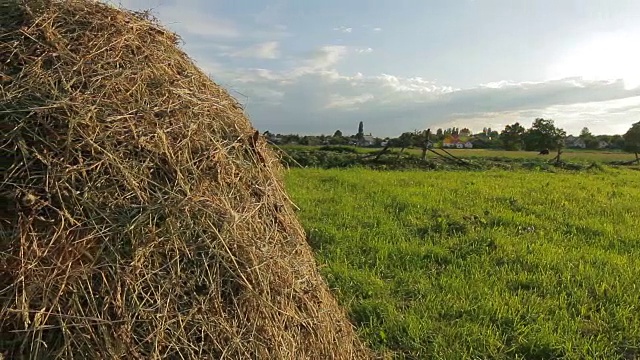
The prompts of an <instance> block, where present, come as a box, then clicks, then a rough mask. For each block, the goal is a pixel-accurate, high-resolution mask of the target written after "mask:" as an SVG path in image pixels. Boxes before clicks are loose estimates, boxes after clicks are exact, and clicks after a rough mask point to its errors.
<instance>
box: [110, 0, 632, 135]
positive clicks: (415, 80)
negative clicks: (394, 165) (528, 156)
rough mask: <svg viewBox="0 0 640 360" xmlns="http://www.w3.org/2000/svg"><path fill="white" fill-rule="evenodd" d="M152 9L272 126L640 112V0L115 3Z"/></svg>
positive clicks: (566, 119)
mask: <svg viewBox="0 0 640 360" xmlns="http://www.w3.org/2000/svg"><path fill="white" fill-rule="evenodd" d="M104 1H106V2H109V3H112V4H115V5H117V6H122V7H124V8H127V9H131V10H151V12H152V14H154V15H155V16H156V17H157V18H158V19H159V20H160V22H161V23H162V24H163V25H165V26H166V27H167V28H169V29H170V30H172V31H174V32H176V33H177V34H178V35H180V36H181V37H182V39H183V41H184V43H183V45H181V46H182V48H183V49H184V50H185V51H186V52H187V54H188V55H189V56H190V57H191V58H192V59H193V60H194V61H195V62H196V64H197V65H198V66H199V67H200V68H201V69H202V70H203V71H204V72H205V73H207V74H208V75H209V76H210V77H211V79H212V80H213V81H215V82H216V83H217V84H219V85H221V86H223V87H224V88H226V89H227V90H228V91H229V92H230V93H231V95H232V96H234V97H235V98H236V99H238V101H239V102H240V103H241V104H242V105H243V106H244V108H245V111H246V113H247V115H248V117H249V119H250V121H251V122H252V124H253V125H254V126H255V127H256V128H257V129H259V130H261V131H267V130H268V131H270V132H272V133H283V134H285V133H299V134H327V135H330V134H333V133H334V132H335V131H336V130H338V129H339V130H341V131H342V132H343V133H344V134H346V135H349V134H355V133H356V132H357V129H358V123H359V122H360V121H363V122H364V130H365V133H372V134H373V135H374V136H380V137H386V136H398V135H399V134H401V133H403V132H406V131H414V130H422V129H426V128H431V129H436V128H439V127H441V128H448V127H460V128H463V127H467V128H470V129H471V130H472V131H474V132H479V131H481V130H482V129H483V128H484V127H491V128H493V129H494V130H501V129H503V128H504V126H505V125H508V124H512V123H514V122H516V121H518V122H520V123H521V124H523V125H524V126H525V127H529V126H530V125H531V124H532V123H533V121H534V120H535V119H536V118H539V117H541V118H545V119H552V120H554V121H555V123H556V125H557V126H559V127H561V128H563V129H565V130H566V131H567V132H568V133H570V134H579V132H580V130H581V129H582V128H583V127H588V128H589V129H590V130H591V132H592V133H594V134H622V133H624V132H626V131H627V129H628V128H629V127H630V126H631V124H633V123H635V122H638V121H640V46H638V45H637V43H640V1H638V0H535V1H534V0H394V1H391V0H384V1H383V0H321V1H320V0H318V1H315V0H313V1H312V0H104Z"/></svg>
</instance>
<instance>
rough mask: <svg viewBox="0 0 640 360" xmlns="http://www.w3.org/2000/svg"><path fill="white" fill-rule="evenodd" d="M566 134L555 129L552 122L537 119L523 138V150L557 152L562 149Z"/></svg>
mask: <svg viewBox="0 0 640 360" xmlns="http://www.w3.org/2000/svg"><path fill="white" fill-rule="evenodd" d="M566 136H567V133H566V132H565V131H564V130H562V129H560V128H557V127H556V126H555V125H554V122H553V120H550V119H549V120H546V119H542V118H538V119H536V120H535V121H534V122H533V125H532V126H531V128H530V129H529V130H527V132H526V133H525V134H524V136H523V138H522V139H523V141H524V145H525V149H526V150H529V151H534V150H535V151H538V150H541V149H550V150H557V149H559V148H562V146H563V143H564V141H563V140H564V138H565V137H566Z"/></svg>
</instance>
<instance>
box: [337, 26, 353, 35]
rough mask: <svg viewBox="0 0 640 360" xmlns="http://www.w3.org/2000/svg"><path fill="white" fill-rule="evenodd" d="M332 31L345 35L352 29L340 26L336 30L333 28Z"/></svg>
mask: <svg viewBox="0 0 640 360" xmlns="http://www.w3.org/2000/svg"><path fill="white" fill-rule="evenodd" d="M333 30H335V31H340V32H343V33H347V34H348V33H351V32H353V28H350V27H346V26H340V27H337V28H333Z"/></svg>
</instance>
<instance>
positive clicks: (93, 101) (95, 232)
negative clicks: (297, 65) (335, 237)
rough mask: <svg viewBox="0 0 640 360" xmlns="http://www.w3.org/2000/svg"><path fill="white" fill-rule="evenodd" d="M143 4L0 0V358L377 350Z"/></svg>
mask: <svg viewBox="0 0 640 360" xmlns="http://www.w3.org/2000/svg"><path fill="white" fill-rule="evenodd" d="M177 42H178V38H177V36H176V35H175V34H173V33H170V32H168V31H166V30H164V29H163V28H161V27H160V26H159V25H158V24H157V22H156V21H154V20H153V19H150V18H149V17H148V16H146V15H145V14H139V13H131V12H126V11H122V10H119V9H116V8H113V7H110V6H107V5H104V4H101V3H99V2H95V1H90V0H63V1H61V0H57V1H56V0H26V1H21V2H18V1H17V0H13V1H11V2H7V1H6V0H3V1H2V5H0V78H1V79H0V134H1V136H2V137H1V140H2V141H1V143H0V174H1V176H2V179H1V180H0V181H1V182H0V205H1V206H0V234H1V237H0V357H2V356H4V357H5V358H8V359H14V358H22V357H24V358H33V359H35V358H64V359H116V358H127V359H129V358H131V359H159V358H163V359H164V358H166V359H218V358H242V359H257V358H261V359H265V358H269V359H305V358H314V359H355V358H366V357H368V356H369V352H368V351H366V350H365V349H364V348H363V347H362V345H361V344H360V343H359V341H358V340H357V337H356V335H355V332H354V331H353V329H352V327H351V325H350V323H349V322H348V320H347V318H346V316H345V314H344V312H343V311H342V310H341V309H340V308H339V306H338V305H337V303H336V301H335V300H334V298H333V297H332V295H331V293H330V292H329V290H328V288H327V286H326V284H325V283H324V281H323V280H322V278H321V276H320V275H319V273H318V271H317V269H316V264H315V262H314V259H313V255H312V253H311V250H310V248H309V247H308V245H307V244H306V242H305V238H304V233H303V230H302V229H301V227H300V225H299V223H298V222H297V220H296V217H295V215H294V213H293V211H292V205H291V204H290V202H289V201H288V199H287V197H286V194H285V192H284V190H283V188H282V182H281V179H280V175H281V169H280V166H279V162H278V159H277V158H276V156H275V155H274V153H272V152H271V151H270V150H269V149H268V148H267V147H266V145H265V143H264V141H263V140H262V139H261V138H260V137H259V136H258V134H257V133H256V132H255V130H254V129H253V128H252V126H251V124H250V122H249V121H248V120H247V118H246V117H245V115H244V114H243V111H242V109H241V108H240V107H239V106H238V104H237V103H236V102H235V101H234V100H233V99H232V98H231V97H230V96H229V95H228V94H227V92H225V91H224V90H223V89H221V88H220V87H219V86H217V85H216V84H215V83H213V82H212V81H211V80H210V79H209V78H208V77H207V76H206V75H204V74H203V73H202V72H201V71H200V70H199V69H198V68H197V67H196V66H195V65H194V64H193V63H192V61H191V60H190V59H189V58H188V57H187V56H186V55H185V54H184V53H183V52H182V51H181V50H180V49H179V48H178V47H177Z"/></svg>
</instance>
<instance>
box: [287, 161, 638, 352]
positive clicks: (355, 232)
mask: <svg viewBox="0 0 640 360" xmlns="http://www.w3.org/2000/svg"><path fill="white" fill-rule="evenodd" d="M639 176H640V173H638V172H637V171H633V170H614V169H605V171H604V172H582V173H555V174H554V173H539V172H526V171H516V172H514V171H510V172H507V171H489V172H473V173H467V172H459V171H458V172H448V171H441V172H376V171H372V170H363V169H351V170H315V169H292V170H290V171H289V172H288V174H287V179H286V180H287V187H288V191H289V193H290V194H291V196H292V199H293V200H294V202H295V203H296V204H297V205H298V206H299V207H300V211H299V216H300V218H301V221H302V223H303V225H304V226H305V228H306V230H307V233H308V236H309V242H310V244H311V245H312V246H313V248H314V249H315V250H316V254H317V259H318V261H319V263H320V264H321V266H322V267H323V268H322V271H323V274H324V276H325V278H326V279H327V280H328V282H329V284H330V285H331V286H332V287H333V288H335V292H336V294H337V296H338V298H339V300H340V301H341V303H342V304H343V305H344V306H345V308H346V309H348V311H349V314H350V316H351V319H352V321H353V322H354V324H355V325H356V326H357V328H358V331H359V333H360V334H361V336H362V338H363V339H364V340H365V341H366V342H367V343H368V344H369V345H370V346H371V347H372V348H373V349H375V350H377V351H379V352H380V353H384V354H387V355H391V356H392V357H393V358H399V359H429V358H434V359H474V358H477V359H553V358H562V359H636V358H639V357H640V229H639V228H638V224H640V188H639V187H638V186H637V184H638V179H639Z"/></svg>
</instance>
